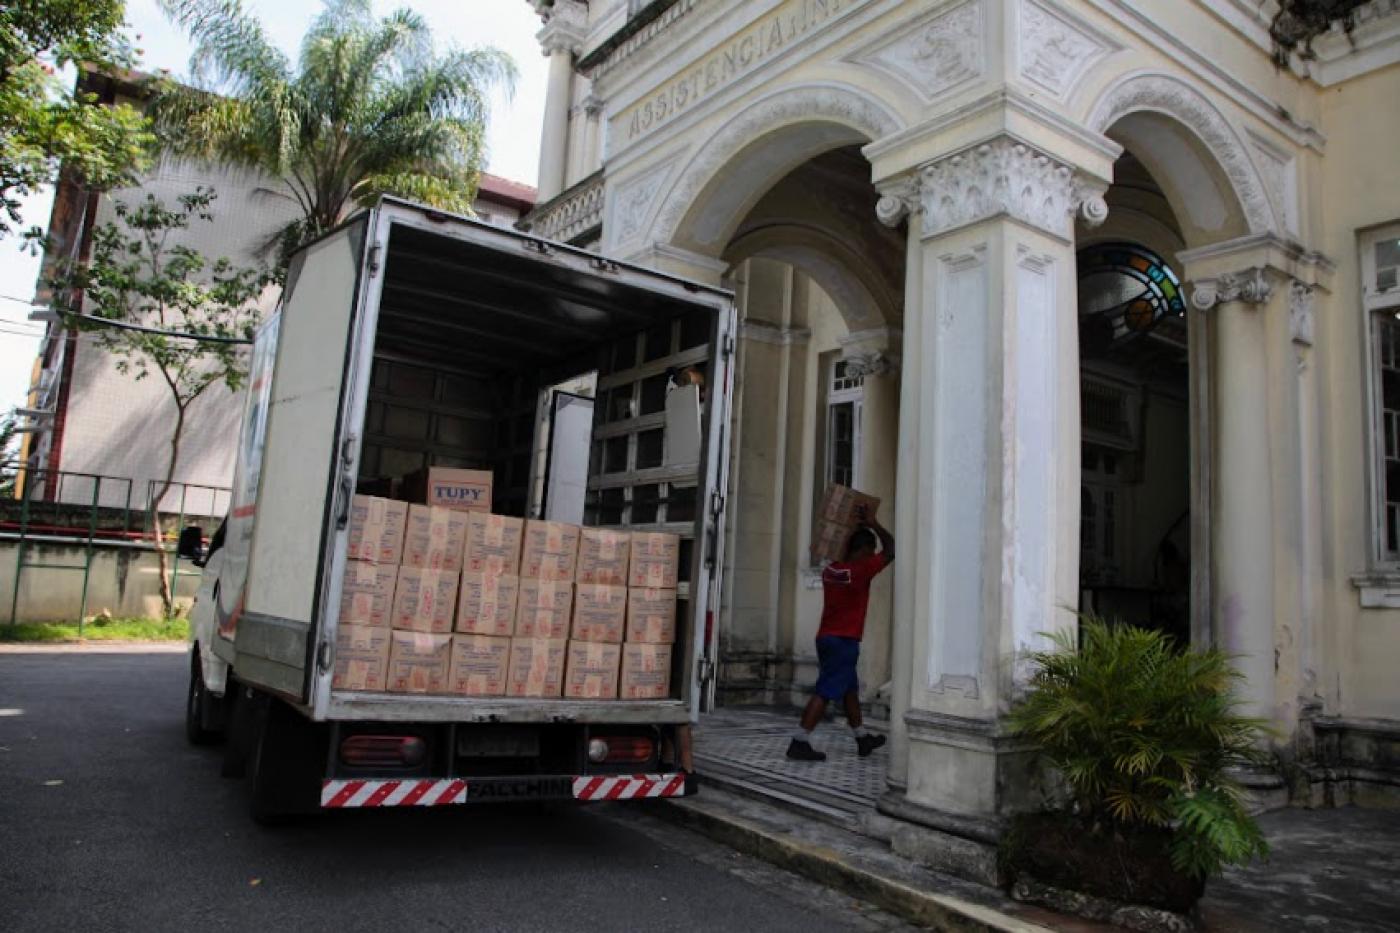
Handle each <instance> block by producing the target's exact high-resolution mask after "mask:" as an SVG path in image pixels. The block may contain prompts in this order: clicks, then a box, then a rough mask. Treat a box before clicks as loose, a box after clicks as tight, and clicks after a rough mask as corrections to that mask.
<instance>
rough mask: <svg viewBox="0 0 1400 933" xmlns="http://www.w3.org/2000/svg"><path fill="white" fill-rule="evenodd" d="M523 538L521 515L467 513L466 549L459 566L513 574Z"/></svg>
mask: <svg viewBox="0 0 1400 933" xmlns="http://www.w3.org/2000/svg"><path fill="white" fill-rule="evenodd" d="M524 538H525V520H524V519H523V518H511V517H510V516H509V515H486V514H483V513H481V512H468V513H467V552H466V556H465V557H464V558H463V560H462V569H463V570H470V571H471V572H472V573H498V574H510V575H511V576H515V575H517V574H518V573H519V571H520V542H521V541H522V540H524Z"/></svg>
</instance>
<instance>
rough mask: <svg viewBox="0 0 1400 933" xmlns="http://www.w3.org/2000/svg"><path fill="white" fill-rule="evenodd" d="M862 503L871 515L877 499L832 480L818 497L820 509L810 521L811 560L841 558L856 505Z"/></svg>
mask: <svg viewBox="0 0 1400 933" xmlns="http://www.w3.org/2000/svg"><path fill="white" fill-rule="evenodd" d="M861 505H864V506H865V507H866V508H867V509H869V510H870V514H871V515H874V514H875V512H876V510H877V509H879V507H880V500H879V499H877V498H875V497H874V496H869V495H866V494H865V493H863V492H857V491H856V490H854V489H851V488H850V487H849V486H841V485H838V484H836V483H832V484H831V485H830V486H829V487H827V490H826V494H825V495H824V496H823V497H822V504H821V508H820V509H819V510H818V511H817V515H816V518H815V520H814V521H813V522H812V548H811V552H812V563H814V564H820V563H822V562H824V561H832V560H842V559H844V558H845V556H846V544H847V543H848V542H849V541H850V538H851V532H853V531H855V530H856V526H857V525H858V524H859V522H858V521H857V520H856V507H857V506H861Z"/></svg>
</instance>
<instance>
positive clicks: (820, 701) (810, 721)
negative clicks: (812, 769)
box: [787, 693, 826, 761]
mask: <svg viewBox="0 0 1400 933" xmlns="http://www.w3.org/2000/svg"><path fill="white" fill-rule="evenodd" d="M825 715H826V698H825V697H823V696H821V695H820V694H816V693H814V694H812V698H811V699H810V700H808V701H807V706H806V707H805V708H804V709H803V710H802V719H801V720H800V721H799V722H798V724H797V729H796V730H794V731H793V733H792V741H791V742H789V743H788V750H787V756H788V757H789V758H792V759H794V760H796V761H825V760H826V753H825V752H819V751H817V750H816V749H815V748H813V747H812V730H813V729H815V728H817V724H818V723H820V722H821V721H822V717H823V716H825Z"/></svg>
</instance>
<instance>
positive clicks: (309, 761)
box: [248, 699, 326, 826]
mask: <svg viewBox="0 0 1400 933" xmlns="http://www.w3.org/2000/svg"><path fill="white" fill-rule="evenodd" d="M261 719H262V722H261V724H260V726H259V728H258V729H257V732H256V734H255V736H254V738H253V744H252V750H251V752H250V754H249V756H248V776H249V777H250V778H252V781H253V795H252V806H251V811H252V817H253V821H254V822H255V823H259V824H261V825H264V826H273V825H280V824H282V823H285V822H287V820H288V818H290V817H293V816H297V815H300V814H307V813H316V812H319V810H320V806H321V777H322V775H323V774H324V773H325V763H326V757H325V755H326V751H325V743H324V741H323V740H322V730H318V729H317V727H316V725H315V724H314V723H312V722H310V721H309V720H307V719H306V718H304V717H303V716H301V715H300V714H299V713H297V712H296V711H295V710H293V709H292V708H291V707H290V706H288V705H287V704H285V703H283V702H281V701H280V700H275V699H274V700H270V701H269V702H268V704H267V712H266V714H265V715H264V716H262V717H261Z"/></svg>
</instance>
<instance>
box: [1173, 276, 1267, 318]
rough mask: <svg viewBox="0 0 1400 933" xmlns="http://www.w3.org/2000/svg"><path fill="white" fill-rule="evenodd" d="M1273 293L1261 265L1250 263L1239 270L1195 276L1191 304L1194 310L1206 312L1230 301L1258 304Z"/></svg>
mask: <svg viewBox="0 0 1400 933" xmlns="http://www.w3.org/2000/svg"><path fill="white" fill-rule="evenodd" d="M1273 294H1274V286H1273V283H1272V282H1270V281H1269V277H1268V276H1267V275H1265V273H1264V267H1262V266H1253V267H1251V268H1248V269H1242V270H1240V271H1239V272H1224V273H1221V274H1220V275H1217V276H1212V277H1209V278H1200V279H1196V280H1194V281H1193V282H1192V283H1191V305H1192V306H1193V307H1194V308H1195V309H1196V310H1197V311H1209V310H1210V309H1211V308H1214V307H1215V306H1216V305H1221V304H1226V303H1228V302H1231V301H1239V302H1243V303H1244V304H1251V305H1261V304H1264V303H1266V302H1267V301H1268V300H1269V299H1270V298H1271V297H1273Z"/></svg>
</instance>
